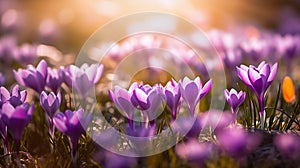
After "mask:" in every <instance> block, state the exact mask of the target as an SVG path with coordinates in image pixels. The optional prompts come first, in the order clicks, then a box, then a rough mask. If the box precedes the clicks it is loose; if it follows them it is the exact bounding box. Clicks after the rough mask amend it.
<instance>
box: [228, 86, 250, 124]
mask: <svg viewBox="0 0 300 168" xmlns="http://www.w3.org/2000/svg"><path fill="white" fill-rule="evenodd" d="M224 96H225V99H226V101H227V103H228V104H229V105H230V106H231V111H232V113H233V115H234V116H233V117H234V120H235V122H236V120H237V111H238V107H239V106H240V105H241V104H242V103H243V102H244V101H245V98H246V93H245V92H243V91H240V92H239V93H237V91H236V90H235V89H231V90H230V92H229V91H228V90H227V89H226V90H224Z"/></svg>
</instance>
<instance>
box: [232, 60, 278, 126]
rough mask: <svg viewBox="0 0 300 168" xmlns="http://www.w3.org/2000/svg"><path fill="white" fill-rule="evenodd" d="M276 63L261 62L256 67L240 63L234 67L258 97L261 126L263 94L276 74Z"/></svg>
mask: <svg viewBox="0 0 300 168" xmlns="http://www.w3.org/2000/svg"><path fill="white" fill-rule="evenodd" d="M277 69H278V64H277V63H275V64H274V65H273V66H272V67H271V66H270V65H269V64H267V63H265V61H263V62H261V63H260V64H259V65H258V67H255V66H253V65H250V66H249V67H247V66H245V65H241V66H240V67H236V70H237V74H238V76H239V78H240V79H241V80H242V81H243V82H244V83H245V84H246V85H247V86H248V87H249V88H250V89H251V90H252V91H253V92H254V93H255V95H256V96H257V98H258V102H259V107H260V118H261V128H262V129H263V128H264V123H265V116H266V114H265V110H264V95H265V92H266V90H267V89H268V87H269V86H270V85H271V83H272V81H273V80H274V79H275V77H276V74H277Z"/></svg>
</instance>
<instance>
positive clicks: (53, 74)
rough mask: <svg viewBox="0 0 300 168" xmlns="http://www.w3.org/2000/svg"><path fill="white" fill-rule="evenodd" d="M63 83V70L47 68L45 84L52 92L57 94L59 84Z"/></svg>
mask: <svg viewBox="0 0 300 168" xmlns="http://www.w3.org/2000/svg"><path fill="white" fill-rule="evenodd" d="M62 83H63V70H62V68H60V69H53V68H48V75H47V82H46V86H48V87H49V88H50V89H51V90H52V91H53V92H55V93H57V91H58V90H59V88H60V87H61V84H62Z"/></svg>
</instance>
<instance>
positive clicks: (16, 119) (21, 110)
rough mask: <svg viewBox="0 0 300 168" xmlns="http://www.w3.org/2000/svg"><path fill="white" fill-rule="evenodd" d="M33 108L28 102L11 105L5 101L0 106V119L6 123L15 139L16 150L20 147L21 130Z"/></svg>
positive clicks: (28, 119) (27, 121) (29, 117)
mask: <svg viewBox="0 0 300 168" xmlns="http://www.w3.org/2000/svg"><path fill="white" fill-rule="evenodd" d="M33 110H34V106H33V105H29V104H28V103H24V104H21V105H19V106H17V107H13V106H12V105H11V104H10V103H9V102H6V103H4V104H3V106H2V110H1V112H2V115H1V119H2V120H3V122H4V123H5V124H6V125H7V128H8V130H9V132H10V133H11V135H12V136H13V138H14V140H15V143H16V149H17V152H18V151H19V149H20V140H21V137H22V133H23V130H24V128H25V127H26V126H27V124H28V123H29V121H30V120H31V117H32V114H33Z"/></svg>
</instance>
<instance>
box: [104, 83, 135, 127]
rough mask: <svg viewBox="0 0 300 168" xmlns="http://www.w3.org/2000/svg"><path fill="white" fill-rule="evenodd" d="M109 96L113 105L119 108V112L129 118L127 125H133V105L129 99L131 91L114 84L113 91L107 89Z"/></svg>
mask: <svg viewBox="0 0 300 168" xmlns="http://www.w3.org/2000/svg"><path fill="white" fill-rule="evenodd" d="M109 96H110V98H111V100H112V101H113V102H114V103H115V105H116V106H117V107H118V108H119V109H120V112H121V113H123V114H124V115H125V116H126V117H127V119H128V120H129V125H130V126H131V127H133V114H134V111H135V107H134V106H133V105H132V103H131V101H130V99H131V96H132V93H131V92H130V91H127V90H125V89H123V88H121V87H119V86H116V87H115V88H114V91H111V90H110V91H109Z"/></svg>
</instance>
